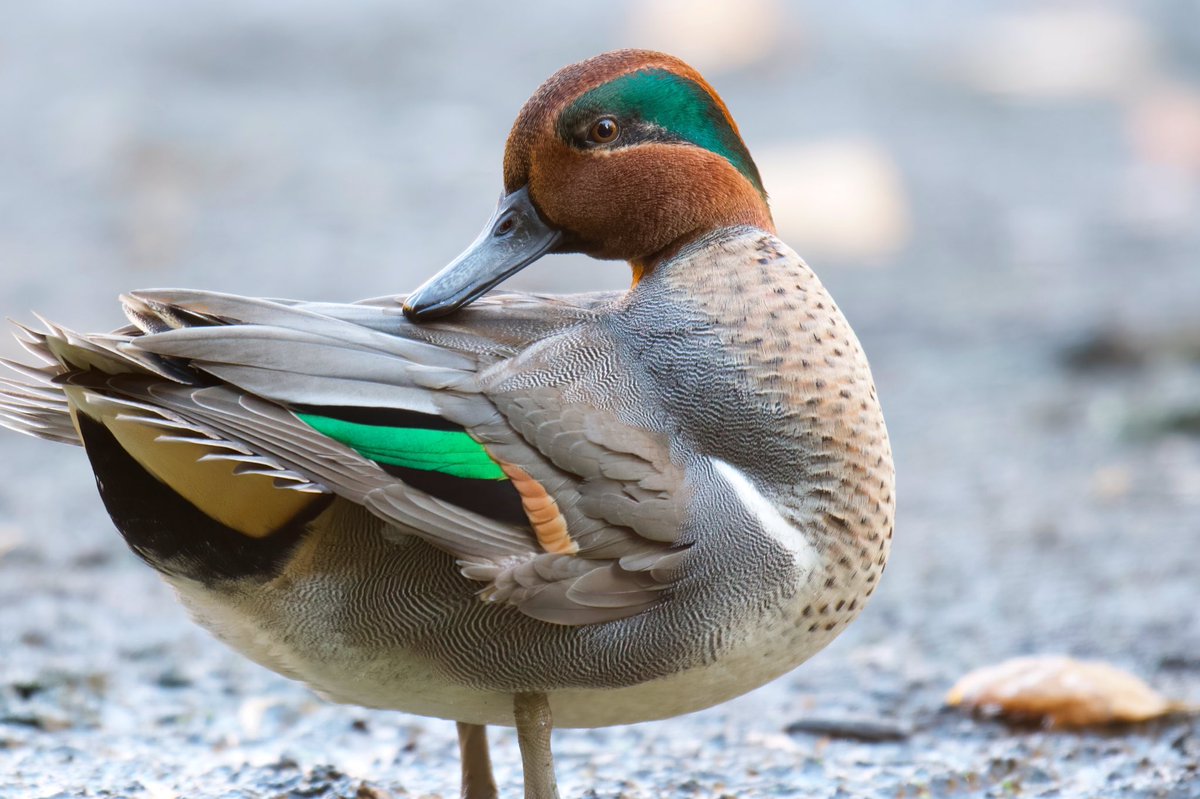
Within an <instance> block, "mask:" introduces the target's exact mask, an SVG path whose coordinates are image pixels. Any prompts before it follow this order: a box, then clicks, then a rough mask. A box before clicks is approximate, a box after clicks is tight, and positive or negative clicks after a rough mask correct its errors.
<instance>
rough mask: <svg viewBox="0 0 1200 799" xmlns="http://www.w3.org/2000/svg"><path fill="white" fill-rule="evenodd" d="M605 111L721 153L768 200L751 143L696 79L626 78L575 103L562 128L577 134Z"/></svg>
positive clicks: (655, 74)
mask: <svg viewBox="0 0 1200 799" xmlns="http://www.w3.org/2000/svg"><path fill="white" fill-rule="evenodd" d="M602 113H608V114H613V115H615V116H616V117H617V118H618V119H624V120H637V121H641V122H647V123H650V124H651V125H654V126H656V127H659V128H661V129H662V130H663V131H664V132H665V133H666V134H667V135H668V136H669V137H670V138H674V139H677V140H682V141H686V142H690V143H691V144H694V145H696V146H697V147H703V148H704V149H705V150H709V151H710V152H714V153H716V154H717V155H719V156H721V157H722V158H724V159H725V160H727V161H728V162H729V163H731V164H733V166H734V167H735V168H736V169H737V170H738V171H739V172H741V173H742V174H743V175H744V176H745V177H746V179H747V180H749V181H750V182H751V183H753V184H754V187H755V188H756V189H758V191H759V192H760V193H762V194H764V196H765V190H764V189H763V185H762V179H761V178H760V177H759V174H758V167H756V166H755V165H754V161H753V160H752V159H751V158H750V153H749V151H747V150H746V145H745V144H744V143H743V142H742V139H741V137H740V136H738V134H737V132H736V131H735V130H734V128H733V125H732V123H731V122H730V120H729V117H728V115H727V114H726V113H725V111H724V110H723V109H722V108H721V106H720V104H718V103H717V101H716V98H714V97H713V96H712V95H711V94H710V93H709V92H708V91H707V90H706V89H705V88H704V87H703V86H701V85H700V84H699V83H697V82H696V81H694V80H690V79H689V78H685V77H683V76H682V75H676V74H675V73H673V72H669V71H667V70H665V69H645V70H641V71H640V72H631V73H629V74H628V75H622V76H621V77H619V78H614V79H613V80H610V81H609V82H608V83H605V84H603V85H601V86H597V87H596V88H595V89H592V90H591V91H589V92H587V93H586V94H583V95H581V96H580V97H579V98H578V99H576V100H575V102H573V103H571V105H569V106H568V107H567V109H566V110H565V111H564V112H563V114H562V116H561V117H560V118H559V130H560V131H569V130H572V129H574V128H575V127H576V126H577V125H578V124H579V123H580V121H581V120H582V119H583V118H584V117H587V116H592V115H596V114H602Z"/></svg>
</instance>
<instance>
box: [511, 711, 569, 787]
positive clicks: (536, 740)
mask: <svg viewBox="0 0 1200 799" xmlns="http://www.w3.org/2000/svg"><path fill="white" fill-rule="evenodd" d="M513 717H514V718H515V720H516V723H517V743H518V744H520V746H521V767H522V769H523V770H524V772H525V799H558V783H557V782H556V781H555V779H554V755H553V754H552V753H551V751H550V730H551V728H552V727H553V726H554V719H552V718H551V717H550V701H549V700H548V699H546V695H545V694H516V695H515V696H513Z"/></svg>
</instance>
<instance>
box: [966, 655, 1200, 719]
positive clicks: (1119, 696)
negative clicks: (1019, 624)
mask: <svg viewBox="0 0 1200 799" xmlns="http://www.w3.org/2000/svg"><path fill="white" fill-rule="evenodd" d="M946 703H947V704H949V705H954V706H959V705H962V706H965V707H967V708H969V709H972V710H977V711H980V712H983V713H986V714H988V715H998V716H1004V717H1006V718H1012V719H1041V720H1042V721H1043V723H1045V724H1046V726H1048V727H1086V726H1091V725H1098V724H1113V723H1118V722H1135V721H1148V720H1149V719H1155V718H1159V717H1160V716H1165V715H1167V714H1169V713H1175V712H1179V711H1182V710H1186V708H1185V707H1184V706H1183V705H1181V704H1180V703H1178V702H1171V701H1168V700H1167V699H1165V698H1164V697H1163V696H1162V695H1161V694H1159V693H1158V692H1157V691H1155V690H1154V689H1153V688H1151V687H1150V686H1148V685H1146V683H1144V682H1142V681H1141V680H1139V679H1138V678H1137V677H1134V676H1133V675H1132V674H1130V673H1128V672H1126V671H1121V670H1120V669H1118V668H1115V667H1113V666H1110V665H1108V664H1107V663H1100V662H1098V661H1087V660H1075V659H1073V658H1069V657H1063V656H1060V655H1042V656H1038V657H1023V658H1013V659H1012V660H1006V661H1004V662H1003V663H998V664H996V665H995V666H987V667H985V668H982V669H976V670H975V671H972V672H971V673H969V674H967V675H966V676H965V677H963V678H962V679H960V680H959V681H958V683H957V684H956V685H955V686H954V687H953V688H951V689H950V693H948V694H947V695H946Z"/></svg>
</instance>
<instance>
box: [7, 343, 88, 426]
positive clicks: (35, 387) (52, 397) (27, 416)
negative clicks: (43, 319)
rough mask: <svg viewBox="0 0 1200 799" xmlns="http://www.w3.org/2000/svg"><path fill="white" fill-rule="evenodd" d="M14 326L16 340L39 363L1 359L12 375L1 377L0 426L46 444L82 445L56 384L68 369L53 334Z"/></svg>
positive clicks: (65, 401) (60, 390)
mask: <svg viewBox="0 0 1200 799" xmlns="http://www.w3.org/2000/svg"><path fill="white" fill-rule="evenodd" d="M13 324H14V325H15V326H16V328H17V330H16V333H14V336H15V337H16V339H17V341H19V342H20V343H21V346H22V347H24V348H25V349H26V350H27V351H28V352H29V353H30V354H32V355H33V356H34V357H35V358H37V360H38V361H39V363H38V364H36V365H32V364H24V363H18V362H16V361H10V360H6V359H0V364H2V365H4V366H6V367H8V369H9V370H10V372H11V374H9V375H7V376H0V427H7V428H8V429H9V430H15V431H17V432H18V433H24V434H25V435H29V436H34V437H35V438H44V439H46V440H47V441H58V442H60V443H63V444H75V445H80V444H82V443H83V442H82V441H80V439H79V433H78V432H77V431H76V429H75V424H74V423H73V422H72V420H71V408H70V405H69V404H68V402H67V395H66V394H65V393H64V392H63V389H62V386H61V385H59V384H57V383H56V382H55V379H56V378H57V377H58V376H59V375H61V374H64V373H65V372H66V371H67V369H68V367H66V366H65V365H64V364H63V363H62V362H61V361H60V360H59V359H58V358H57V357H55V355H54V353H53V350H52V349H51V347H50V343H49V340H48V339H49V336H50V335H51V333H50V332H49V331H48V330H47V331H46V332H43V331H39V330H34V329H33V328H30V327H26V326H25V325H22V324H18V323H16V322H14V323H13ZM47 327H48V328H49V327H51V326H50V325H47Z"/></svg>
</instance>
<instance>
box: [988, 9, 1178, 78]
mask: <svg viewBox="0 0 1200 799" xmlns="http://www.w3.org/2000/svg"><path fill="white" fill-rule="evenodd" d="M1154 62H1155V48H1154V45H1153V43H1152V41H1151V38H1150V36H1149V34H1148V33H1147V31H1146V29H1145V27H1144V25H1143V23H1142V22H1141V21H1140V20H1138V19H1136V18H1134V17H1132V16H1130V15H1128V14H1123V13H1121V12H1119V11H1117V10H1116V9H1105V8H1099V7H1090V8H1089V7H1082V6H1077V7H1070V6H1068V7H1042V8H1038V9H1036V10H1030V11H1025V12H1020V13H1013V14H1008V15H1004V16H1000V17H997V18H995V19H993V20H992V21H991V22H990V23H988V24H987V25H986V26H985V27H984V28H983V30H982V32H981V34H980V35H979V37H978V38H977V39H976V40H974V41H969V42H968V44H967V51H966V55H965V70H964V77H965V78H966V79H967V81H968V82H970V83H971V84H973V85H975V86H977V87H979V88H981V89H984V90H986V91H989V92H995V93H998V94H1004V95H1012V96H1018V97H1026V98H1034V99H1038V98H1040V99H1062V98H1066V97H1113V96H1125V95H1128V94H1129V93H1131V92H1132V91H1134V90H1136V89H1137V87H1138V86H1139V85H1141V83H1143V82H1144V80H1146V79H1147V77H1148V76H1149V75H1150V74H1151V73H1152V72H1153V69H1154Z"/></svg>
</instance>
